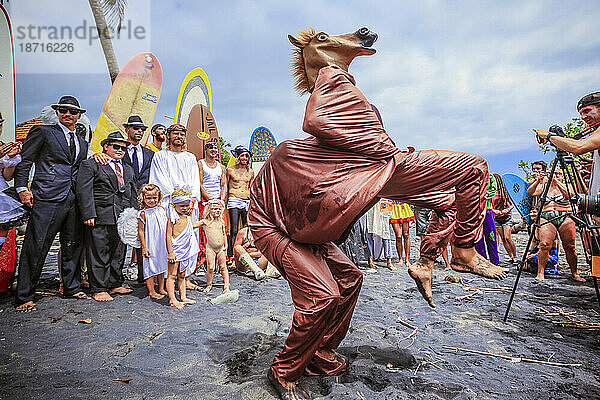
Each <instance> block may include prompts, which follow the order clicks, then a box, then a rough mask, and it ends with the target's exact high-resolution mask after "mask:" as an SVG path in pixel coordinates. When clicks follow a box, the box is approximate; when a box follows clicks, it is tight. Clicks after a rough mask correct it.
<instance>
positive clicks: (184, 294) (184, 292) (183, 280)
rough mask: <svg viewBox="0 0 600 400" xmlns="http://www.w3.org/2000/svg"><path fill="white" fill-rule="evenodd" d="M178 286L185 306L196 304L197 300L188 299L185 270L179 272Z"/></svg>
mask: <svg viewBox="0 0 600 400" xmlns="http://www.w3.org/2000/svg"><path fill="white" fill-rule="evenodd" d="M177 286H178V287H179V297H180V298H181V302H182V303H183V304H195V303H196V300H192V299H188V297H187V287H188V280H187V279H186V277H185V270H183V271H179V273H178V274H177Z"/></svg>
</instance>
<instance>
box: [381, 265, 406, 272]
mask: <svg viewBox="0 0 600 400" xmlns="http://www.w3.org/2000/svg"><path fill="white" fill-rule="evenodd" d="M399 265H400V266H401V267H402V266H403V264H399ZM385 267H386V268H387V269H389V270H390V271H398V267H396V266H395V265H394V264H392V263H389V264H386V265H385Z"/></svg>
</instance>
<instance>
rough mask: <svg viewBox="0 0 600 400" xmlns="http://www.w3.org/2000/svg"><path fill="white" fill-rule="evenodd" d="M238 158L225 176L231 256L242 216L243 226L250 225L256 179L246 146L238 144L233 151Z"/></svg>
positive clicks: (229, 250)
mask: <svg viewBox="0 0 600 400" xmlns="http://www.w3.org/2000/svg"><path fill="white" fill-rule="evenodd" d="M231 153H232V154H233V156H234V157H236V158H237V161H236V163H235V165H232V166H231V167H229V168H227V170H226V171H225V177H226V180H227V193H228V196H229V199H228V201H227V212H228V213H229V226H230V235H229V246H228V252H229V256H230V257H231V256H232V255H233V242H234V241H235V238H236V237H237V233H238V225H239V220H240V217H241V219H242V226H243V227H246V226H247V225H248V222H247V217H248V206H249V205H250V185H252V181H253V180H254V171H252V169H250V158H251V157H252V154H251V153H250V151H249V150H248V149H247V148H245V147H244V146H241V145H240V146H237V147H236V148H235V149H233V151H232V152H231Z"/></svg>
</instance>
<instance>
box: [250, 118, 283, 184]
mask: <svg viewBox="0 0 600 400" xmlns="http://www.w3.org/2000/svg"><path fill="white" fill-rule="evenodd" d="M275 147H277V141H276V140H275V136H273V133H271V131H270V130H269V129H268V128H266V127H264V126H259V127H258V128H256V129H255V130H254V132H252V136H251V137H250V152H251V153H252V170H253V171H254V173H258V171H260V169H261V168H262V166H263V165H264V164H265V161H267V159H268V158H269V157H270V156H271V152H273V150H274V149H275Z"/></svg>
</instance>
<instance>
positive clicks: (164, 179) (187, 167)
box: [149, 124, 200, 202]
mask: <svg viewBox="0 0 600 400" xmlns="http://www.w3.org/2000/svg"><path fill="white" fill-rule="evenodd" d="M185 134H186V129H185V127H184V126H183V125H180V124H173V125H171V126H170V127H169V128H168V129H167V150H161V151H158V152H156V153H155V154H154V157H153V158H152V164H151V166H150V179H149V183H154V184H155V185H157V186H158V187H159V188H160V190H161V192H162V194H163V197H164V198H168V197H169V196H170V195H171V193H173V190H175V189H177V188H184V189H187V190H189V191H190V193H191V194H192V200H193V201H194V202H195V200H196V199H198V198H200V174H199V172H198V164H197V162H196V156H194V154H192V153H190V152H188V151H185Z"/></svg>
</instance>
